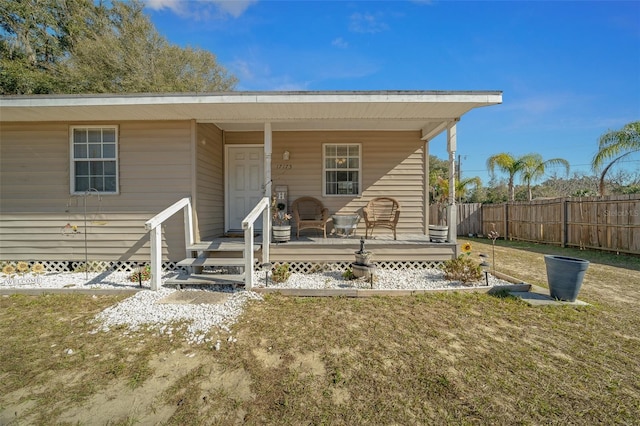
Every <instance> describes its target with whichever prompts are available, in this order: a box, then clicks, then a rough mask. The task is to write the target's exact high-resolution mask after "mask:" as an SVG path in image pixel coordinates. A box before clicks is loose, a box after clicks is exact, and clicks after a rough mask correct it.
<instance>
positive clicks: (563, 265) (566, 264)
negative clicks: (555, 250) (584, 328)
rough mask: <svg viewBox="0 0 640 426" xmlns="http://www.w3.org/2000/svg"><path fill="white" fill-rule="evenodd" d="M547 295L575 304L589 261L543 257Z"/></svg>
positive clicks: (551, 256) (550, 256) (563, 257)
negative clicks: (545, 268)
mask: <svg viewBox="0 0 640 426" xmlns="http://www.w3.org/2000/svg"><path fill="white" fill-rule="evenodd" d="M544 263H545V264H546V266H547V282H548V283H549V294H550V295H551V297H553V298H554V299H559V300H566V301H568V302H575V301H576V299H577V298H578V292H580V287H582V279H583V278H584V274H585V273H586V272H587V268H588V267H589V261H588V260H583V259H576V258H574V257H565V256H554V255H545V257H544Z"/></svg>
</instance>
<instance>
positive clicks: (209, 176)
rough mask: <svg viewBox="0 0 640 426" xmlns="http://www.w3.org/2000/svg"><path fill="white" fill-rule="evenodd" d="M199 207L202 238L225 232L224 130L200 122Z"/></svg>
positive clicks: (198, 213)
mask: <svg viewBox="0 0 640 426" xmlns="http://www.w3.org/2000/svg"><path fill="white" fill-rule="evenodd" d="M197 129H198V131H197V142H196V146H197V148H196V150H197V155H196V164H197V174H196V182H197V184H196V211H197V216H198V230H199V235H200V237H201V238H213V237H218V236H220V235H222V234H224V145H223V135H222V131H221V130H220V129H219V128H218V127H216V126H215V125H213V124H198V127H197Z"/></svg>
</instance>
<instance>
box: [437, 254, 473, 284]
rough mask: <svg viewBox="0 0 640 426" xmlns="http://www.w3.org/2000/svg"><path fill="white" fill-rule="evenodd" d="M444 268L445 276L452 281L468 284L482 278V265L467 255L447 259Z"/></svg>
mask: <svg viewBox="0 0 640 426" xmlns="http://www.w3.org/2000/svg"><path fill="white" fill-rule="evenodd" d="M442 270H443V271H444V278H445V279H447V280H450V281H461V282H462V283H464V284H467V283H471V282H474V281H479V280H480V279H482V267H481V266H480V265H479V264H478V263H476V262H474V261H473V260H472V259H471V258H470V257H469V256H465V255H460V256H458V257H457V258H456V259H450V260H447V261H445V262H444V265H442Z"/></svg>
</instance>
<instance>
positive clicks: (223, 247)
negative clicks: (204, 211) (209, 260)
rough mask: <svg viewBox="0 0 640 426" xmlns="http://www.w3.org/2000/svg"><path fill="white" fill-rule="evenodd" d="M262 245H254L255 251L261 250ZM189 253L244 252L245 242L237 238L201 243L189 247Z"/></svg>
mask: <svg viewBox="0 0 640 426" xmlns="http://www.w3.org/2000/svg"><path fill="white" fill-rule="evenodd" d="M260 247H261V244H256V243H254V244H253V251H254V252H255V251H258V250H260ZM187 250H189V251H198V252H203V251H204V252H229V251H231V252H243V253H244V241H243V240H241V239H237V238H229V239H219V240H214V241H201V242H199V243H195V244H192V245H190V246H189V247H187Z"/></svg>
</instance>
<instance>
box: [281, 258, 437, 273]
mask: <svg viewBox="0 0 640 426" xmlns="http://www.w3.org/2000/svg"><path fill="white" fill-rule="evenodd" d="M285 263H288V264H289V271H290V272H293V273H300V274H312V273H314V272H334V271H335V272H344V271H346V270H347V269H350V268H351V263H352V262H332V263H313V262H276V263H274V264H273V265H272V266H273V267H277V266H280V265H283V264H285ZM373 264H374V265H376V267H377V268H378V269H384V270H387V271H407V270H415V269H437V268H438V267H439V266H440V265H441V264H442V262H441V261H419V262H417V261H415V262H400V261H387V262H373Z"/></svg>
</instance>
